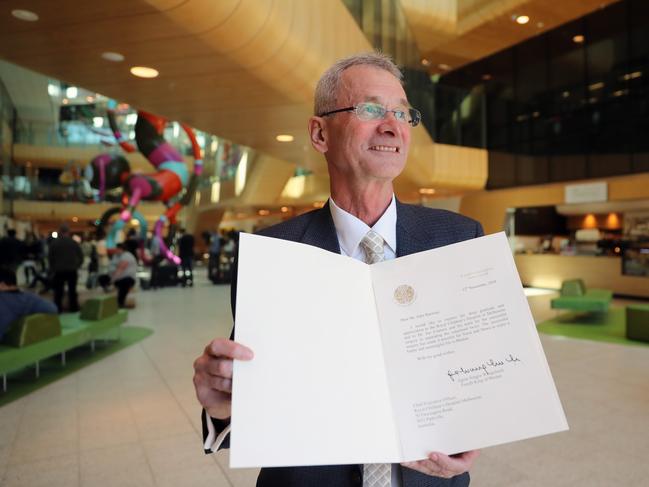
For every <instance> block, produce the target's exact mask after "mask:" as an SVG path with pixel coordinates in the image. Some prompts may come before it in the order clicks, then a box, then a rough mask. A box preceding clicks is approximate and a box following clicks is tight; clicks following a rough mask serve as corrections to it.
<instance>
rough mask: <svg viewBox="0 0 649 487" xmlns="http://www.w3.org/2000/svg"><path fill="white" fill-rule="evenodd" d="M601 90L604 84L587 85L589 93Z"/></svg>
mask: <svg viewBox="0 0 649 487" xmlns="http://www.w3.org/2000/svg"><path fill="white" fill-rule="evenodd" d="M602 88H604V83H602V82H601V81H598V82H597V83H593V84H592V85H588V89H589V90H590V91H595V90H601V89H602Z"/></svg>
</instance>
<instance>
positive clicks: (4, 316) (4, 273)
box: [0, 268, 57, 339]
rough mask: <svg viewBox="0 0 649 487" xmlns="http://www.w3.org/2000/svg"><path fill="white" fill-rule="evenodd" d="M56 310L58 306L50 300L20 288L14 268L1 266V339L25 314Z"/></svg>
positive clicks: (50, 312) (54, 312)
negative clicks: (11, 325) (10, 326)
mask: <svg viewBox="0 0 649 487" xmlns="http://www.w3.org/2000/svg"><path fill="white" fill-rule="evenodd" d="M56 312H57V309H56V306H54V304H52V303H51V302H50V301H47V300H45V299H43V298H41V297H40V296H36V295H35V294H32V293H24V292H22V291H21V290H20V289H18V286H17V285H16V273H15V272H14V271H13V270H11V269H1V268H0V339H2V337H3V335H4V334H5V333H6V331H7V329H8V328H9V325H10V324H11V323H13V322H14V321H15V320H17V319H19V318H22V317H23V316H27V315H31V314H34V313H49V314H56Z"/></svg>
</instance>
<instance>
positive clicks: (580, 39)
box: [572, 34, 585, 44]
mask: <svg viewBox="0 0 649 487" xmlns="http://www.w3.org/2000/svg"><path fill="white" fill-rule="evenodd" d="M584 40H585V37H584V36H583V35H581V34H577V35H576V36H573V37H572V42H574V43H575V44H581V43H582V42H584Z"/></svg>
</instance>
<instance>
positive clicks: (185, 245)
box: [178, 228, 194, 287]
mask: <svg viewBox="0 0 649 487" xmlns="http://www.w3.org/2000/svg"><path fill="white" fill-rule="evenodd" d="M180 233H181V235H180V239H179V240H178V257H180V269H181V270H182V274H183V277H182V285H183V287H185V286H187V285H188V284H189V286H193V285H194V275H193V267H192V265H193V260H194V236H193V235H192V234H191V233H187V232H186V230H185V229H184V228H182V229H181V230H180Z"/></svg>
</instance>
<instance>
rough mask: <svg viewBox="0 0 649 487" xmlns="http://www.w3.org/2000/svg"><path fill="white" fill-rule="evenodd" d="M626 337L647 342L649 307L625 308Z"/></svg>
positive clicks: (648, 335) (637, 305)
mask: <svg viewBox="0 0 649 487" xmlns="http://www.w3.org/2000/svg"><path fill="white" fill-rule="evenodd" d="M626 337H627V338H628V339H629V340H638V341H641V342H649V305H647V304H630V305H628V306H627V307H626Z"/></svg>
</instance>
